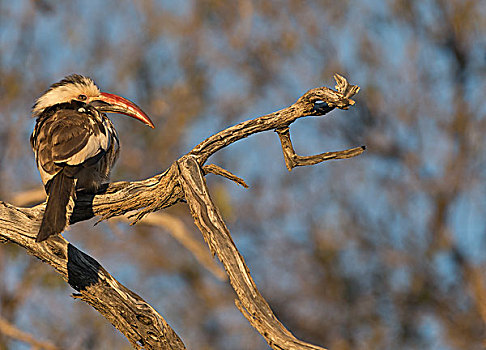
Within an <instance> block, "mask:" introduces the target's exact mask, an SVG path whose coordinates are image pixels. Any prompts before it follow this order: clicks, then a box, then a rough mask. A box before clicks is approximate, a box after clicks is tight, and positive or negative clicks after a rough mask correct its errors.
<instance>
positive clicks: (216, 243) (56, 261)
mask: <svg viewBox="0 0 486 350" xmlns="http://www.w3.org/2000/svg"><path fill="white" fill-rule="evenodd" d="M335 78H336V81H337V85H336V89H337V91H334V90H331V89H328V88H326V87H322V88H316V89H312V90H310V91H308V92H307V93H306V94H304V95H303V96H302V97H301V98H299V100H298V101H297V102H296V103H294V104H293V105H291V106H290V107H288V108H285V109H282V110H280V111H277V112H274V113H271V114H268V115H265V116H262V117H259V118H256V119H252V120H248V121H246V122H243V123H240V124H237V125H235V126H233V127H230V128H227V129H225V130H223V131H221V132H219V133H217V134H215V135H213V136H211V137H209V138H208V139H206V140H205V141H203V142H201V143H200V144H199V145H197V146H196V147H195V148H194V149H193V150H192V151H191V152H189V153H188V154H187V155H185V156H183V157H181V158H180V159H179V160H177V161H175V162H174V163H173V164H172V165H171V166H170V168H169V169H168V170H167V171H165V172H164V173H162V174H159V175H156V176H154V177H152V178H149V179H146V180H143V181H134V182H118V183H112V184H109V185H107V186H106V188H104V189H103V190H102V191H101V192H100V193H97V194H88V193H82V192H78V194H77V200H76V206H75V209H74V212H73V216H72V218H71V223H75V222H78V221H82V220H86V219H89V218H91V217H93V216H101V219H100V220H104V219H108V218H110V217H114V216H119V215H123V214H125V213H127V212H130V211H134V210H138V212H137V213H136V214H132V215H131V217H133V218H134V221H133V223H136V222H137V221H139V220H140V219H142V218H143V217H144V216H145V215H146V214H148V213H150V212H153V211H157V210H160V209H163V208H167V207H169V206H172V205H174V204H175V203H177V202H181V201H186V202H187V203H188V205H189V207H190V209H191V213H192V215H193V217H194V220H195V222H196V225H197V226H198V227H199V229H200V230H201V232H202V234H203V237H204V239H205V241H206V243H207V244H208V246H209V248H210V250H211V252H212V253H213V254H216V255H217V256H218V258H219V259H220V260H221V262H222V263H223V265H224V267H225V269H226V272H227V274H228V276H229V278H230V281H231V285H232V286H233V288H234V290H235V292H236V294H237V295H238V298H239V301H238V302H237V306H238V308H239V309H240V311H242V313H243V314H244V315H245V317H246V318H247V319H248V320H249V321H250V323H251V324H252V326H253V327H255V329H256V330H257V331H258V332H260V334H262V336H263V337H264V338H265V340H266V341H267V342H268V344H269V345H270V346H271V347H272V348H273V349H292V350H294V349H322V348H320V347H317V346H314V345H311V344H308V343H305V342H302V341H300V340H298V339H296V338H295V337H293V335H292V334H291V333H290V332H289V331H288V330H286V329H285V327H283V325H282V324H281V323H280V321H278V319H277V318H276V317H275V316H274V315H273V312H272V310H271V308H270V306H269V305H268V303H267V302H266V301H265V299H264V298H263V296H262V295H261V294H260V293H259V291H258V290H257V288H256V285H255V283H254V282H253V280H252V278H251V276H250V273H249V269H248V267H247V266H246V264H245V262H244V259H243V257H242V256H241V255H240V253H239V252H238V250H237V248H236V246H235V245H234V243H233V240H232V238H231V235H230V233H229V231H228V229H227V228H226V225H225V223H224V221H223V219H222V218H221V215H220V214H219V210H218V209H217V208H216V206H215V205H214V204H213V202H212V200H211V198H210V196H209V192H208V189H207V186H206V183H205V180H204V173H205V171H204V169H203V166H204V163H205V162H206V160H207V159H208V158H209V157H210V156H211V155H212V154H214V153H215V152H217V151H218V150H220V149H222V148H224V147H226V146H227V145H229V144H231V143H234V142H236V141H238V140H240V139H243V138H246V137H248V136H250V135H252V134H255V133H259V132H262V131H267V130H272V129H273V130H276V129H280V130H284V129H286V128H288V127H289V125H290V124H292V123H293V122H294V121H295V120H297V119H298V118H302V117H306V116H311V115H316V116H319V115H324V114H326V113H328V112H329V111H331V110H332V109H334V108H335V107H338V108H341V109H347V108H348V107H349V106H350V105H353V104H354V101H353V100H351V97H352V96H353V95H354V94H356V93H357V92H358V90H359V88H358V87H357V86H354V85H349V84H348V83H347V81H346V80H345V79H344V78H343V77H341V76H339V75H336V76H335ZM286 133H288V131H286ZM287 141H288V142H290V138H288V140H287ZM282 145H283V143H282ZM359 149H360V150H361V151H357V150H358V149H352V150H347V151H343V152H344V153H343V154H346V155H347V156H348V157H350V156H355V155H358V154H360V153H361V152H362V150H363V148H359ZM283 151H284V156H285V155H286V150H285V147H283ZM294 154H295V152H294ZM286 157H287V156H286ZM316 157H317V158H319V162H320V161H325V160H328V159H332V157H321V156H319V155H318V156H316ZM317 158H316V159H317ZM334 158H339V157H334ZM317 162H318V161H314V162H312V163H309V164H315V163H317ZM206 169H207V168H206ZM215 169H217V168H213V169H212V170H215ZM210 170H211V168H210ZM222 170H223V169H221V168H219V169H218V170H215V172H218V173H219V174H224V176H226V177H229V178H231V179H232V180H235V178H236V179H238V178H237V177H236V176H234V175H232V174H231V173H229V172H227V171H222ZM44 207H45V203H43V204H40V205H38V206H35V207H33V208H18V207H15V206H13V205H10V204H8V203H5V202H0V237H2V238H3V239H4V240H8V241H11V242H14V243H16V244H18V245H20V246H21V247H23V248H25V249H26V250H27V251H28V253H29V254H32V255H34V256H36V257H38V258H39V259H41V260H42V261H44V262H46V263H47V264H49V265H51V266H53V267H54V268H55V269H56V270H57V271H58V272H59V273H60V274H61V275H62V277H63V278H64V279H65V280H66V281H67V282H68V283H69V284H70V285H71V286H72V287H73V288H74V289H76V290H77V291H79V292H80V294H79V296H78V297H79V298H80V299H81V300H83V301H86V302H87V303H89V304H90V305H91V306H93V307H94V308H95V309H97V310H98V311H99V312H100V313H101V314H102V315H103V316H104V317H105V318H107V319H108V320H109V321H110V322H111V323H112V324H113V325H114V326H115V327H116V328H118V329H119V330H120V331H121V332H122V333H123V334H124V335H125V336H126V337H127V338H128V339H129V341H130V342H131V343H132V345H133V346H134V347H142V346H143V347H144V348H147V349H182V348H184V345H183V343H182V341H181V340H180V339H179V337H178V336H177V335H176V334H175V332H174V331H173V330H172V329H171V328H170V326H169V325H168V324H167V322H166V321H165V320H164V319H163V318H162V317H161V316H160V315H159V314H158V313H157V312H156V311H155V310H154V309H153V308H152V307H151V306H150V305H149V304H147V303H146V302H145V301H143V300H142V299H141V298H140V297H139V296H138V295H136V294H135V293H133V292H131V291H130V290H128V289H127V288H126V287H124V286H123V285H121V284H120V283H119V282H117V281H116V280H115V279H114V278H113V277H112V276H111V275H110V274H109V273H108V272H107V271H106V270H105V269H104V268H103V267H101V265H100V264H99V263H97V262H96V261H95V260H94V259H93V258H91V257H89V256H88V255H86V254H85V253H83V252H81V251H79V250H78V249H77V248H75V247H74V246H72V245H71V244H70V243H68V242H67V241H66V240H65V239H64V238H62V237H55V238H53V239H50V240H48V241H46V242H44V243H41V244H37V243H35V242H34V240H33V239H34V237H35V234H36V232H37V229H38V226H39V224H40V221H41V218H42V213H43V210H44Z"/></svg>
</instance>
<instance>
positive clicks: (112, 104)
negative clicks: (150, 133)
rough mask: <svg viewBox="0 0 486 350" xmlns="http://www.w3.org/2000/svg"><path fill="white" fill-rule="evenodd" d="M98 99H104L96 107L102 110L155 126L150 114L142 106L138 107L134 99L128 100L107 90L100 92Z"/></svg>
mask: <svg viewBox="0 0 486 350" xmlns="http://www.w3.org/2000/svg"><path fill="white" fill-rule="evenodd" d="M96 101H102V102H104V103H100V104H99V105H97V106H96V108H97V109H98V110H100V111H102V112H107V113H121V114H125V115H127V116H129V117H132V118H135V119H138V120H140V121H141V122H142V123H144V124H146V125H148V126H150V127H151V128H152V129H153V128H155V125H154V123H153V122H152V121H151V120H150V118H149V116H148V115H147V114H145V112H144V111H142V109H141V108H140V107H138V106H137V105H136V104H135V103H133V102H132V101H129V100H127V99H126V98H123V97H121V96H118V95H114V94H110V93H107V92H102V93H100V96H99V97H97V98H96Z"/></svg>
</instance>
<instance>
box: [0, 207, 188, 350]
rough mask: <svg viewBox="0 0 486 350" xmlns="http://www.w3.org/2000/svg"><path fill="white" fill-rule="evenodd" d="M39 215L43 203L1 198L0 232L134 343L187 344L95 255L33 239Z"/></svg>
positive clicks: (54, 240) (57, 238)
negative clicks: (11, 201)
mask: <svg viewBox="0 0 486 350" xmlns="http://www.w3.org/2000/svg"><path fill="white" fill-rule="evenodd" d="M41 219H42V208H41V206H37V207H34V208H17V207H13V206H11V205H9V204H7V203H3V202H0V236H1V237H2V238H4V239H6V240H7V241H9V242H12V243H16V244H18V245H19V246H21V247H23V248H25V249H26V250H27V252H28V253H29V254H31V255H33V256H35V257H37V258H39V259H40V260H42V261H44V262H45V263H47V264H49V265H51V266H52V267H54V268H55V269H56V271H57V272H58V273H59V274H60V275H61V276H62V278H63V279H64V280H65V281H66V282H68V283H69V285H71V287H73V288H74V289H75V290H76V291H78V292H79V294H76V295H75V297H77V298H80V299H81V300H83V301H85V302H87V303H88V304H90V305H91V306H93V307H94V308H95V309H96V310H98V311H99V312H100V313H101V314H102V315H103V316H104V317H105V318H106V319H107V320H108V321H110V322H111V323H112V324H113V325H114V326H115V327H116V328H117V329H118V330H119V331H120V332H122V333H123V335H125V337H126V338H127V339H128V340H129V341H130V343H132V345H133V347H134V348H142V346H143V348H144V349H167V350H169V349H185V347H184V344H183V343H182V341H181V340H180V339H179V337H178V336H177V334H176V333H175V332H174V331H173V330H172V329H171V328H170V326H169V325H168V324H167V322H166V321H165V320H164V319H163V318H162V316H160V315H159V314H158V313H157V311H155V310H154V309H153V308H152V307H151V306H150V305H149V304H148V303H147V302H145V301H144V300H143V299H142V298H141V297H140V296H138V295H137V294H135V293H133V292H132V291H130V290H129V289H128V288H126V287H125V286H123V285H122V284H121V283H120V282H118V281H117V280H116V279H115V278H113V276H111V275H110V274H109V273H108V272H107V271H106V270H105V269H104V268H103V267H102V266H101V265H100V264H99V263H98V262H97V261H96V260H95V259H93V258H91V257H90V256H89V255H87V254H85V253H83V252H82V251H80V250H79V249H77V248H76V247H75V246H73V245H72V244H71V243H69V242H68V241H66V240H65V239H64V238H63V237H61V236H54V237H52V238H50V239H48V240H47V241H45V242H42V243H36V242H35V237H36V235H37V231H38V229H39V225H40V220H41Z"/></svg>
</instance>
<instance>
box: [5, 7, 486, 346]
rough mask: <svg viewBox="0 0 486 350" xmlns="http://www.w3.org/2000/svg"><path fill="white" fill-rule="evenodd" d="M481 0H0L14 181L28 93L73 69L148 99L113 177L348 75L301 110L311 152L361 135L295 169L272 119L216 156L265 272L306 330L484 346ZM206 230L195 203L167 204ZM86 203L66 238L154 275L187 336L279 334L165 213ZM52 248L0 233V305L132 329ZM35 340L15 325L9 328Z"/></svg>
mask: <svg viewBox="0 0 486 350" xmlns="http://www.w3.org/2000/svg"><path fill="white" fill-rule="evenodd" d="M485 63H486V3H485V2H484V1H481V0H425V1H424V0H420V1H419V0H365V1H329V0H315V1H300V0H278V1H277V0H275V1H252V0H238V1H236V0H235V1H223V0H198V1H196V0H192V1H190V0H167V1H153V0H141V1H129V0H120V1H114V0H108V1H69V2H67V1H63V2H59V1H52V0H38V1H34V0H31V1H28V0H19V1H7V0H0V120H1V124H0V199H1V200H5V201H9V199H11V198H13V196H14V195H15V194H17V193H19V192H22V191H26V190H29V189H32V188H38V187H39V186H40V179H39V176H38V172H37V169H36V168H35V165H34V159H33V153H32V151H31V150H30V145H29V135H30V132H31V131H32V128H33V124H34V121H33V120H32V119H31V118H30V107H31V106H32V104H33V102H34V99H35V98H36V97H38V96H39V95H40V94H41V92H42V91H44V90H45V89H46V88H47V87H48V85H50V84H51V83H53V82H55V81H58V80H59V79H61V78H62V77H63V76H65V75H67V74H70V73H74V72H76V73H81V74H85V75H89V76H91V77H93V78H94V79H95V81H96V82H97V83H98V85H99V86H100V87H101V88H102V90H104V91H110V92H113V93H118V94H120V95H122V96H125V97H127V98H129V99H132V100H134V101H136V102H137V103H138V104H139V105H140V106H142V107H143V109H144V110H145V111H146V112H147V113H148V114H149V115H150V116H151V117H152V119H153V120H154V122H155V124H156V126H157V128H156V129H155V130H154V131H153V130H150V129H149V128H145V127H143V126H141V125H139V124H138V123H136V122H134V121H133V120H129V119H128V118H122V117H118V116H113V117H112V120H113V121H114V123H115V124H116V127H117V129H118V131H119V135H120V138H121V142H122V152H121V159H120V160H119V162H118V165H117V167H116V169H115V172H114V174H113V176H112V179H113V180H131V179H140V178H144V177H149V176H152V175H154V174H156V173H158V172H161V171H163V170H164V169H165V168H166V167H167V166H168V165H170V163H171V162H172V161H174V160H175V159H177V158H178V157H179V156H180V155H182V154H184V153H185V152H188V151H189V150H190V149H191V148H192V146H194V145H195V144H197V143H198V142H200V141H201V140H202V139H204V138H205V137H207V136H209V135H211V134H212V133H214V132H217V131H219V130H221V129H223V128H225V127H227V126H230V125H232V124H235V123H237V122H239V121H243V120H246V119H249V118H253V117H256V116H259V115H262V114H266V113H269V112H272V111H274V110H277V109H280V108H283V107H286V106H287V105H289V104H291V103H293V102H294V101H295V100H296V99H297V98H298V97H299V96H300V95H302V94H303V93H304V92H305V91H307V90H308V89H310V88H313V87H317V86H323V85H325V86H333V85H334V82H333V81H332V74H333V73H335V72H337V73H340V74H343V75H344V76H346V77H347V78H348V80H349V81H350V82H351V83H353V84H358V85H360V86H361V88H362V89H361V91H360V93H359V95H358V96H357V98H356V100H357V104H356V106H355V107H353V108H352V109H351V110H349V111H334V112H332V113H331V114H330V115H328V116H326V117H324V118H306V120H299V121H298V122H297V123H295V124H294V125H293V126H292V132H293V140H294V142H295V146H296V148H297V151H298V152H299V153H300V154H303V155H308V154H315V153H320V152H323V151H328V150H329V151H330V150H338V149H343V148H347V147H354V146H359V145H361V144H365V145H367V146H368V149H367V152H366V153H365V154H364V155H362V156H360V157H358V158H355V159H351V160H344V161H336V162H327V163H324V164H321V165H317V166H314V167H305V168H299V169H295V170H294V171H292V173H288V172H287V170H286V169H285V165H284V162H283V157H282V155H281V151H280V146H279V141H278V137H277V135H275V134H274V133H266V134H260V135H257V136H253V137H251V138H249V139H246V140H243V141H240V142H238V143H237V144H234V145H232V146H230V147H228V148H227V149H224V150H223V151H221V152H219V153H218V154H217V155H215V156H214V157H213V158H212V159H210V162H213V163H216V164H218V165H220V166H223V167H225V168H227V169H228V170H230V171H232V172H234V173H235V174H237V175H238V176H241V177H243V178H244V179H245V180H246V181H247V183H248V184H249V185H250V189H249V190H244V189H243V188H241V187H236V186H235V185H234V184H233V183H231V182H229V181H226V180H224V179H221V178H215V177H214V176H211V175H209V176H208V177H207V178H208V181H209V184H210V188H211V190H212V193H213V196H214V197H215V200H216V201H217V203H218V205H219V206H220V208H221V210H222V211H223V213H224V216H225V218H226V220H227V223H228V225H229V228H230V230H231V232H232V235H233V238H234V240H235V242H236V244H237V246H238V247H239V249H240V250H241V252H242V254H243V255H244V256H245V258H246V261H247V263H248V264H249V267H250V269H251V271H252V274H253V276H254V278H255V280H256V282H257V285H258V286H259V287H260V290H261V291H262V293H263V294H264V296H265V297H266V298H267V300H268V301H269V302H270V304H271V306H272V307H273V309H274V310H275V312H276V314H277V316H278V317H279V318H280V319H281V320H282V321H283V323H284V324H285V325H286V326H288V327H289V328H290V329H291V330H292V332H293V333H294V334H295V335H296V336H297V337H299V338H303V339H305V340H306V341H310V342H313V343H317V344H320V345H323V346H326V347H329V348H330V349H333V350H347V349H482V348H483V346H484V344H485V340H486V335H485V322H486V287H485V286H486V280H485V278H486V275H485V272H484V269H485V267H486V254H485V253H484V251H485V249H486V240H485V238H486V235H485V231H486V220H485V219H484V216H485V213H486V201H485V198H486V197H485V194H486V181H485V180H486V179H485V178H486V170H485V169H486V167H485V164H486V163H485V153H486V144H485V143H486V141H485V140H486V138H485V137H484V134H485V132H486V118H485V116H486V104H485V103H484V93H485V91H486V79H485V77H486V65H485ZM167 212H168V213H169V214H171V215H173V216H175V217H178V218H180V219H181V220H183V221H184V222H185V223H186V225H187V228H188V229H189V231H190V232H191V234H192V235H194V237H197V238H198V239H200V238H199V234H198V232H197V230H196V229H195V228H194V226H193V223H192V219H191V217H190V214H189V211H188V208H187V207H186V206H185V205H183V204H180V205H177V206H176V207H174V208H171V209H170V210H168V211H167ZM93 223H94V221H90V222H85V223H80V224H76V225H75V226H74V227H72V228H71V229H70V230H69V231H68V232H67V233H66V234H65V236H66V238H67V239H68V240H70V241H71V242H73V243H74V244H76V245H78V246H80V247H81V248H82V249H84V250H85V251H86V252H87V253H89V254H90V255H92V256H93V257H95V258H97V259H98V260H99V261H100V262H101V263H102V264H103V265H104V267H106V268H107V269H108V270H109V271H110V272H112V273H113V274H114V275H115V277H117V278H118V279H119V280H120V281H122V282H123V283H124V284H126V285H127V287H129V288H131V289H132V290H134V291H135V292H137V293H139V294H140V295H142V296H143V297H144V298H145V299H146V300H147V301H148V302H150V303H151V304H152V305H153V306H154V307H155V308H156V309H157V310H158V311H159V312H160V313H161V314H162V315H164V317H166V319H167V320H168V322H169V323H170V324H171V325H172V326H173V327H174V328H175V330H176V331H177V332H178V334H179V335H180V336H181V337H182V339H183V340H184V342H185V344H186V346H187V347H188V348H189V349H265V348H267V345H266V344H265V343H264V341H263V340H262V338H261V336H260V335H259V334H258V333H256V332H255V331H254V330H253V329H252V328H251V327H250V325H249V324H248V322H247V321H246V320H245V319H244V318H243V317H242V316H241V315H240V314H239V312H238V311H237V309H236V308H235V306H234V304H233V299H234V294H233V291H232V290H231V288H229V287H228V285H227V284H226V283H224V282H221V281H220V280H218V279H217V278H215V277H214V276H213V275H212V274H211V273H210V272H208V271H207V270H205V269H204V268H203V267H201V265H200V264H199V263H198V261H197V260H196V259H195V258H194V257H193V255H192V254H191V253H190V252H189V251H188V250H186V249H185V248H184V247H183V246H182V245H181V244H179V243H178V242H177V241H176V240H174V239H173V237H172V236H171V235H170V234H169V232H167V231H165V230H163V229H160V228H153V227H149V226H144V225H138V226H135V227H129V226H128V225H127V224H126V223H120V222H115V221H113V222H104V223H101V224H100V225H97V226H96V227H93ZM71 292H72V290H71V289H70V288H69V287H68V286H67V285H66V284H65V283H64V282H63V281H62V280H61V279H60V278H59V276H58V275H57V274H56V273H55V272H53V270H52V269H51V268H50V267H48V266H46V265H44V264H42V263H41V262H40V261H38V260H36V259H34V258H32V257H30V256H27V255H26V254H25V252H24V251H23V250H21V249H19V248H17V247H16V246H13V245H11V244H6V245H1V246H0V315H1V316H2V318H4V319H6V320H8V321H9V322H10V323H12V324H14V325H15V326H16V327H18V328H19V329H22V330H24V331H26V332H29V333H31V334H33V335H34V336H35V337H38V338H39V339H45V340H49V341H51V342H52V343H54V344H56V345H57V346H59V347H60V348H62V349H128V348H129V344H128V342H127V341H126V340H125V339H124V338H123V337H122V336H121V335H120V334H119V333H118V332H117V331H116V330H115V329H114V328H113V327H112V326H111V325H110V324H108V323H107V322H106V321H105V320H104V319H103V318H102V317H101V316H100V315H98V313H97V312H95V311H94V310H92V309H91V308H90V307H89V306H87V305H85V304H83V303H82V302H80V301H76V300H74V299H71V298H69V294H70V293H71ZM28 348H29V346H27V345H25V344H22V343H20V342H18V341H15V340H12V339H11V338H8V337H6V336H4V335H2V334H0V349H28Z"/></svg>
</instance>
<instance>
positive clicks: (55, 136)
mask: <svg viewBox="0 0 486 350" xmlns="http://www.w3.org/2000/svg"><path fill="white" fill-rule="evenodd" d="M31 142H32V147H33V149H34V152H35V156H36V160H37V166H38V168H39V171H40V173H41V177H42V181H43V183H44V185H46V184H47V183H48V182H49V181H50V180H51V179H52V178H53V177H54V176H55V175H56V174H57V173H58V172H59V171H60V170H62V169H63V168H64V167H66V166H67V165H69V166H72V167H74V168H75V167H76V166H82V165H83V164H84V163H85V162H86V161H89V160H92V159H93V158H98V157H101V156H102V155H103V154H104V153H105V152H106V150H107V149H108V148H109V146H110V135H109V133H108V132H107V130H106V128H105V126H104V125H103V123H102V122H101V121H100V120H98V119H97V118H96V117H94V116H93V115H91V114H90V113H85V112H79V111H77V110H71V109H62V110H59V111H57V112H55V113H54V114H52V115H51V116H49V117H47V118H45V119H40V120H39V121H38V123H37V124H36V127H35V129H34V132H33V134H32V137H31ZM73 170H75V169H73Z"/></svg>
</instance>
